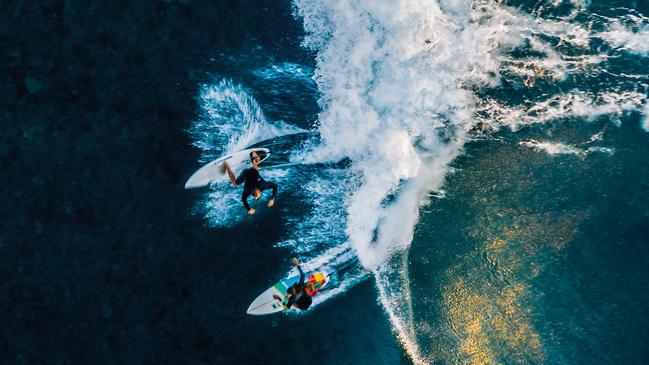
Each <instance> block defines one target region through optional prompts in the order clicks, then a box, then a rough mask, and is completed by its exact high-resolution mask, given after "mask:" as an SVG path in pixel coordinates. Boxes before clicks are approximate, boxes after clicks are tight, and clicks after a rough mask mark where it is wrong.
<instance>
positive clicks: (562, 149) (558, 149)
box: [518, 139, 615, 158]
mask: <svg viewBox="0 0 649 365" xmlns="http://www.w3.org/2000/svg"><path fill="white" fill-rule="evenodd" d="M518 144H519V145H520V146H524V147H529V148H532V149H534V150H536V151H543V152H545V153H547V154H549V155H575V156H577V157H581V158H585V157H586V156H588V155H589V154H591V153H593V152H601V153H606V154H608V155H612V154H613V153H615V150H614V149H612V148H608V147H588V148H586V149H581V148H578V147H575V146H570V145H566V144H563V143H558V142H542V141H536V140H533V139H531V140H527V141H521V142H518Z"/></svg>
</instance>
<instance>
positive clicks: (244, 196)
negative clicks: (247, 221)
mask: <svg viewBox="0 0 649 365" xmlns="http://www.w3.org/2000/svg"><path fill="white" fill-rule="evenodd" d="M248 195H249V194H246V193H243V194H241V202H242V203H243V206H244V207H245V208H246V210H247V211H250V205H248Z"/></svg>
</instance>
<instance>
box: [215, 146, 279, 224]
mask: <svg viewBox="0 0 649 365" xmlns="http://www.w3.org/2000/svg"><path fill="white" fill-rule="evenodd" d="M250 160H251V161H252V167H251V168H249V169H245V170H243V171H242V172H241V174H239V176H238V177H237V178H236V179H235V178H234V174H233V173H232V171H231V170H230V167H229V166H228V164H227V163H223V167H222V168H223V169H224V170H225V171H227V172H228V175H229V177H230V180H231V181H232V184H233V185H234V186H238V185H241V183H243V193H242V194H241V201H242V202H243V206H244V207H245V208H246V210H247V211H248V214H249V215H252V214H255V210H254V209H253V208H250V205H248V197H249V196H250V195H253V196H254V198H255V199H259V196H260V195H261V192H262V191H263V190H266V189H273V195H272V196H271V197H270V200H269V201H268V206H269V207H272V206H273V205H274V204H275V195H276V194H277V184H275V183H272V182H270V181H266V180H264V179H263V178H262V177H261V176H260V175H259V161H261V158H260V157H259V155H258V154H257V152H254V151H253V152H250Z"/></svg>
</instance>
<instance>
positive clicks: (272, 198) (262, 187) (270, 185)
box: [259, 181, 277, 207]
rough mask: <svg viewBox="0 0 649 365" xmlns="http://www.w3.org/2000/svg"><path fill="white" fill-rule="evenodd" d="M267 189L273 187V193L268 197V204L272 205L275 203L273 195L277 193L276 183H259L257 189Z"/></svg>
mask: <svg viewBox="0 0 649 365" xmlns="http://www.w3.org/2000/svg"><path fill="white" fill-rule="evenodd" d="M267 189H273V195H272V196H271V197H270V200H268V206H269V207H272V206H273V205H274V204H275V195H276V194H277V184H275V183H272V182H270V181H264V182H262V183H261V184H259V190H260V191H261V190H267Z"/></svg>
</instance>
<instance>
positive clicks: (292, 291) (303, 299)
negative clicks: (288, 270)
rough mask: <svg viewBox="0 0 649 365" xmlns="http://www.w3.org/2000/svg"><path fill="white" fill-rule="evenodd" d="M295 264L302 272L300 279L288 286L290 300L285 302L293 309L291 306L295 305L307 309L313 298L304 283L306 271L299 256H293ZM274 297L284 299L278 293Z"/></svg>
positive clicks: (287, 306) (288, 307) (287, 293)
mask: <svg viewBox="0 0 649 365" xmlns="http://www.w3.org/2000/svg"><path fill="white" fill-rule="evenodd" d="M293 266H295V267H297V270H298V271H299V272H300V280H299V281H298V282H297V283H295V284H293V285H291V287H290V288H288V290H287V291H286V297H287V298H288V301H287V302H286V303H283V304H284V305H285V306H286V309H291V307H292V306H293V305H295V307H297V308H299V309H301V310H307V309H309V307H310V306H311V303H312V302H313V300H312V299H311V295H309V293H307V285H306V284H305V283H304V271H302V268H301V267H300V263H299V261H298V260H297V258H293ZM273 298H275V299H276V300H279V301H282V298H280V297H279V296H278V295H275V296H273Z"/></svg>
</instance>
